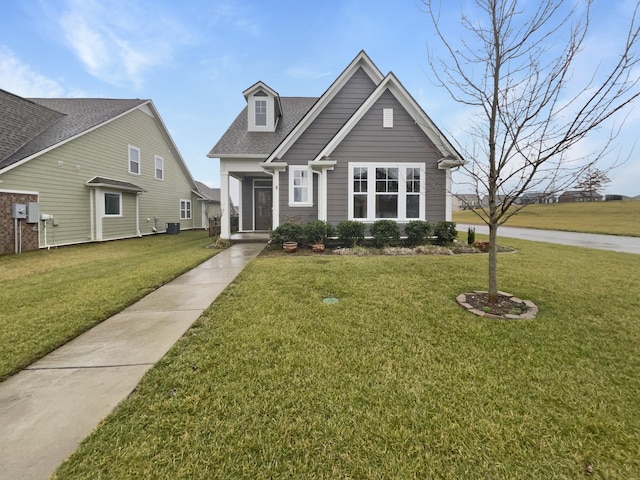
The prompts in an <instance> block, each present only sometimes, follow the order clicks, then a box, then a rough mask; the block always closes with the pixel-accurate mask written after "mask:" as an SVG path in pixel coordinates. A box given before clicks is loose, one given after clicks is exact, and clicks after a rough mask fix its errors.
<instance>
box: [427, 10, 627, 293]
mask: <svg viewBox="0 0 640 480" xmlns="http://www.w3.org/2000/svg"><path fill="white" fill-rule="evenodd" d="M423 3H424V5H425V7H426V12H427V14H428V15H429V16H430V18H431V21H432V23H433V27H434V30H435V33H436V37H437V39H439V41H440V43H441V44H442V46H443V47H444V49H443V51H444V53H443V54H442V55H441V56H437V57H434V56H433V55H431V54H430V56H429V62H430V66H431V69H432V72H433V75H435V77H436V83H437V84H439V85H440V86H441V87H443V88H445V89H446V90H447V91H448V93H449V95H450V96H451V97H452V98H453V99H454V100H455V101H456V102H459V103H461V104H463V105H465V106H467V107H469V108H470V109H471V110H472V111H473V124H472V125H473V126H472V127H471V129H470V132H469V134H470V138H472V139H473V146H472V147H471V148H465V149H463V152H464V156H465V157H466V159H467V161H468V163H467V165H465V166H464V167H463V169H464V171H465V172H466V174H467V175H466V177H467V178H468V179H469V183H470V184H471V185H472V188H474V189H475V193H476V194H477V195H478V197H479V198H484V199H485V202H483V204H482V207H481V208H480V209H479V210H476V212H477V213H478V215H479V217H480V218H481V219H482V220H483V221H484V222H485V223H486V224H487V225H488V226H489V237H490V238H489V243H490V251H489V300H490V301H495V300H496V299H497V297H498V294H497V292H498V275H497V244H496V238H497V233H498V227H499V226H500V225H502V224H504V223H505V222H506V221H507V220H508V219H509V217H511V216H512V215H514V214H516V213H518V211H519V210H520V209H521V208H522V207H523V206H524V205H518V203H517V202H516V200H517V199H518V198H519V197H521V196H522V194H523V193H525V192H533V191H536V192H539V193H541V194H542V195H545V194H546V195H551V194H553V193H555V192H559V191H561V190H563V189H565V188H567V187H568V186H570V185H572V184H573V183H574V182H575V181H576V178H577V177H579V176H580V175H581V174H582V172H584V171H586V170H588V169H589V168H592V167H593V165H594V164H595V163H596V162H597V161H598V160H600V159H601V158H603V157H604V156H605V155H606V154H608V153H610V151H611V149H612V145H613V143H612V142H613V140H614V139H615V137H616V135H617V134H618V133H619V131H620V128H621V124H618V125H617V126H615V125H614V126H613V127H611V131H610V133H609V135H608V137H607V139H606V140H605V141H604V142H603V144H602V145H601V146H600V147H599V148H598V149H597V151H594V152H591V153H590V154H588V155H586V156H584V155H583V156H581V157H580V158H575V157H572V156H571V155H575V153H574V152H572V150H571V149H572V147H576V144H577V143H578V142H580V141H581V140H583V139H584V138H585V137H587V135H588V134H590V133H592V132H594V131H595V130H597V129H599V128H601V127H604V126H605V122H607V123H606V124H607V125H610V124H611V122H608V121H609V120H611V118H612V117H613V116H614V115H615V114H617V113H619V112H620V111H622V110H623V109H625V107H627V106H629V105H630V104H631V102H633V101H634V100H635V99H636V98H637V97H638V96H639V95H640V89H639V88H638V87H639V86H640V85H639V84H638V82H639V80H638V76H637V71H635V72H634V69H635V68H637V67H638V62H639V60H640V59H639V57H638V52H637V48H638V41H639V35H640V26H639V25H638V19H637V18H636V14H637V13H638V5H637V4H636V6H635V9H634V12H633V14H632V16H631V17H630V20H629V25H628V32H627V34H626V36H625V38H624V41H623V43H622V44H621V45H620V47H619V51H618V52H617V53H616V54H612V56H611V57H610V58H611V59H612V60H611V61H610V62H609V64H607V65H600V66H597V67H595V68H594V69H593V70H594V71H593V72H590V75H589V77H588V78H587V79H586V81H584V82H582V84H580V80H581V79H580V78H573V76H574V74H575V68H576V61H577V59H578V58H579V53H580V51H581V49H582V47H583V44H584V42H585V38H586V35H587V32H588V31H589V27H590V19H591V6H592V0H586V1H585V2H573V1H565V0H539V1H537V2H528V1H527V2H525V1H519V0H475V1H474V2H472V4H473V6H472V7H470V8H471V10H468V11H467V12H466V13H462V15H461V25H462V27H464V29H465V31H466V35H463V37H462V39H460V41H459V42H458V41H457V36H456V37H455V38H454V37H453V36H451V37H450V36H449V34H448V32H447V30H448V29H447V28H446V26H445V25H444V24H443V22H442V21H441V18H440V15H441V10H440V7H439V2H437V1H436V0H423ZM448 5H449V6H450V4H449V3H448Z"/></svg>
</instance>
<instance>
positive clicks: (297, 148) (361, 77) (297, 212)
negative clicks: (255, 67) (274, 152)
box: [279, 68, 376, 223]
mask: <svg viewBox="0 0 640 480" xmlns="http://www.w3.org/2000/svg"><path fill="white" fill-rule="evenodd" d="M375 87H376V85H375V84H374V82H373V81H372V80H371V79H370V78H369V76H368V75H367V74H366V73H365V72H364V71H363V70H362V68H359V69H358V70H357V71H356V72H355V73H354V74H353V76H352V77H351V78H350V79H349V81H348V82H347V83H346V84H345V85H344V87H343V88H342V89H341V90H340V91H339V92H338V93H337V94H336V95H335V97H334V98H333V99H332V100H331V101H330V102H329V103H328V104H327V106H326V107H325V108H324V109H323V111H322V112H321V113H320V114H319V115H318V117H317V118H316V119H315V121H314V122H313V123H312V124H311V125H309V127H308V128H307V129H306V130H305V132H304V133H303V134H302V135H301V136H300V138H299V139H298V141H297V142H296V143H295V144H294V145H292V146H291V148H290V149H289V151H288V152H287V153H286V154H285V155H284V156H283V158H282V160H283V161H285V162H287V163H288V164H289V165H307V164H308V162H309V161H310V160H313V159H314V158H315V156H316V155H317V154H318V153H319V152H320V151H321V150H322V149H323V148H324V146H325V145H326V144H327V143H328V142H329V141H330V140H331V138H333V136H334V135H335V134H336V133H337V132H338V131H339V130H340V128H341V127H342V126H343V125H344V124H345V123H346V121H347V120H348V119H349V118H350V117H351V116H352V115H353V113H354V112H355V111H356V110H357V109H358V107H359V106H360V105H362V103H363V102H364V101H365V100H366V99H367V97H369V95H371V93H372V92H373V91H374V90H375ZM313 180H314V188H313V196H314V206H313V207H289V174H288V171H285V172H282V173H281V174H280V184H279V191H280V195H279V201H280V223H283V222H286V221H287V220H289V219H299V220H300V221H303V222H305V221H308V220H314V219H317V218H318V207H317V206H318V202H317V192H318V188H317V182H318V179H317V175H315V174H314V175H313ZM343 188H346V183H344V184H343ZM345 197H346V194H345Z"/></svg>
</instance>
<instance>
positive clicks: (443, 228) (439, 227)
mask: <svg viewBox="0 0 640 480" xmlns="http://www.w3.org/2000/svg"><path fill="white" fill-rule="evenodd" d="M433 233H434V234H435V236H436V237H438V238H437V243H438V245H451V244H452V243H453V241H454V240H455V239H456V236H457V235H458V232H457V230H456V224H455V222H438V223H436V225H435V227H434V229H433Z"/></svg>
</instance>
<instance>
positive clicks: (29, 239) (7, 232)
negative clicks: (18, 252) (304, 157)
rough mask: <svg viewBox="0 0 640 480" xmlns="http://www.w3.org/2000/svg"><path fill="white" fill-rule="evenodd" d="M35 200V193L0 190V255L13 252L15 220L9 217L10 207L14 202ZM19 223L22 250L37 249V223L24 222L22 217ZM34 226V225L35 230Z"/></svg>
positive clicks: (36, 197) (36, 198) (36, 199)
mask: <svg viewBox="0 0 640 480" xmlns="http://www.w3.org/2000/svg"><path fill="white" fill-rule="evenodd" d="M37 201H38V196H37V195H28V194H24V193H6V192H0V255H6V254H9V253H15V230H14V222H15V220H14V219H13V218H12V217H11V207H12V206H13V205H14V204H15V203H24V204H26V203H29V202H37ZM20 225H21V227H22V229H21V232H22V251H23V252H27V251H29V250H37V249H38V230H37V227H38V225H37V224H34V223H26V222H25V220H24V219H22V220H20ZM34 227H36V228H35V230H34Z"/></svg>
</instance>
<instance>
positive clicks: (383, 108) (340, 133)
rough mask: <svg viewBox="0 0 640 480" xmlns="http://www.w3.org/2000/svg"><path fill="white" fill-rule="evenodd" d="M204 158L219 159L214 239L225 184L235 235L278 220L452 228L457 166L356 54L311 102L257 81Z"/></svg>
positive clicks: (426, 121) (392, 86)
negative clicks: (235, 192)
mask: <svg viewBox="0 0 640 480" xmlns="http://www.w3.org/2000/svg"><path fill="white" fill-rule="evenodd" d="M243 95H244V97H245V99H246V101H247V106H246V107H245V108H244V109H243V111H242V112H241V113H240V114H239V115H238V117H237V118H236V119H235V120H234V122H233V123H232V124H231V126H230V127H229V129H228V130H227V131H226V132H225V133H224V134H223V136H222V137H221V138H220V140H219V141H218V143H217V144H216V145H215V146H214V147H213V148H212V149H211V151H210V152H209V154H208V156H209V157H211V158H219V159H220V173H221V175H220V176H221V208H222V224H221V236H222V237H223V238H229V237H230V227H229V225H230V222H229V212H230V205H229V179H230V178H231V177H233V178H236V179H238V180H239V182H240V219H239V222H240V231H267V230H269V229H272V228H276V227H277V226H278V225H280V224H281V223H284V222H287V221H292V220H295V221H300V222H307V221H310V220H318V219H319V220H326V221H328V222H330V223H331V224H333V225H336V224H337V223H338V222H340V221H342V220H358V221H361V222H364V223H365V224H371V223H373V222H374V221H376V220H378V219H383V218H384V219H393V220H396V221H397V222H398V223H400V224H403V223H407V222H409V221H411V220H418V219H421V220H428V221H433V222H435V221H440V220H450V219H451V205H452V199H451V193H450V191H451V189H450V185H451V169H452V168H455V167H458V166H460V165H462V164H464V160H463V159H462V158H461V156H460V155H459V154H458V152H457V151H456V150H455V148H454V147H453V146H452V145H451V143H450V142H449V141H448V140H447V139H446V138H445V136H444V135H443V134H442V132H440V130H439V129H438V128H437V127H436V125H435V124H434V123H433V122H432V121H431V119H430V118H429V117H428V116H427V115H426V114H425V113H424V111H423V110H422V109H421V108H420V106H419V105H418V104H417V103H416V102H415V100H414V99H413V98H412V97H411V95H410V94H409V93H408V92H407V91H406V90H405V88H404V87H403V86H402V84H401V83H400V81H399V80H398V79H397V78H396V77H395V75H394V74H393V73H389V74H387V75H383V74H382V73H381V72H380V70H379V69H378V67H376V66H375V65H374V63H373V62H372V61H371V59H370V58H369V57H368V56H367V54H366V53H365V52H364V51H362V52H360V53H359V54H358V55H357V56H356V57H355V59H354V60H353V61H352V62H351V63H350V64H349V65H348V66H347V68H346V69H345V70H344V71H343V72H342V73H341V74H340V75H339V76H338V78H337V79H336V80H335V81H334V82H333V83H332V84H331V86H330V87H329V88H328V89H327V91H326V92H325V93H324V94H323V95H322V96H321V97H320V98H308V97H281V96H280V95H279V94H278V93H277V92H276V91H275V90H273V89H272V88H270V87H269V86H267V85H266V84H264V83H263V82H258V83H256V84H254V85H252V86H251V87H249V88H248V89H247V90H245V91H244V92H243Z"/></svg>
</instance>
